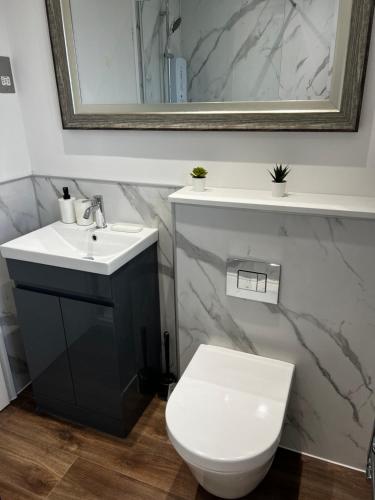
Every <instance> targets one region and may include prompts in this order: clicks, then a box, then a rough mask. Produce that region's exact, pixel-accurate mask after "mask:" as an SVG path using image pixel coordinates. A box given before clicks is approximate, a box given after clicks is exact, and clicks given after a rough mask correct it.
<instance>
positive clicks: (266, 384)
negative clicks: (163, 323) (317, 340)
mask: <svg viewBox="0 0 375 500" xmlns="http://www.w3.org/2000/svg"><path fill="white" fill-rule="evenodd" d="M293 371H294V365H292V364H290V363H285V362H283V361H276V360H274V359H268V358H263V357H261V356H254V355H252V354H246V353H243V352H238V351H232V350H230V349H224V348H222V347H214V346H208V345H201V346H200V347H199V349H198V350H197V352H196V353H195V355H194V357H193V359H192V360H191V361H190V363H189V365H188V367H187V368H186V370H185V372H184V374H183V375H182V377H181V378H180V380H179V382H178V384H177V386H176V388H175V389H174V391H173V393H172V395H171V397H170V398H169V400H168V403H167V409H166V421H167V431H168V436H169V439H170V440H171V442H172V444H173V446H174V447H175V449H176V451H177V452H178V453H179V455H180V456H181V457H182V458H183V459H184V460H185V462H186V463H187V464H188V466H189V467H190V469H191V471H192V473H193V474H194V476H195V478H196V479H197V481H198V482H199V483H200V484H201V485H202V486H203V488H205V489H206V490H207V491H209V492H210V493H212V494H214V495H216V496H218V497H221V498H240V497H242V496H244V495H246V494H247V493H250V491H252V490H253V489H254V488H255V487H256V486H257V485H258V484H259V483H260V482H261V481H262V479H263V478H264V476H265V475H266V474H267V472H268V470H269V468H270V466H271V464H272V460H273V457H274V455H275V452H276V449H277V447H278V444H279V441H280V435H281V430H282V426H283V422H284V416H285V410H286V406H287V403H288V397H289V392H290V387H291V383H292V378H293Z"/></svg>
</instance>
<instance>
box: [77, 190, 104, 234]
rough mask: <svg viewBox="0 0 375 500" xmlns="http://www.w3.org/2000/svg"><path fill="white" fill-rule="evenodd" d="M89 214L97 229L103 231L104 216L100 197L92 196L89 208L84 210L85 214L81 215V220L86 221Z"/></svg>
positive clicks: (98, 195) (97, 195)
mask: <svg viewBox="0 0 375 500" xmlns="http://www.w3.org/2000/svg"><path fill="white" fill-rule="evenodd" d="M91 213H93V214H94V216H95V223H96V227H97V229H104V228H105V227H107V223H106V221H105V215H104V202H103V196H102V195H100V194H95V195H94V196H93V198H92V200H91V206H89V207H88V208H86V210H85V213H84V214H83V218H84V219H88V218H89V217H90V214H91Z"/></svg>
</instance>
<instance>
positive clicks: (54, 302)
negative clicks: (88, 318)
mask: <svg viewBox="0 0 375 500" xmlns="http://www.w3.org/2000/svg"><path fill="white" fill-rule="evenodd" d="M14 296H15V301H16V306H17V314H18V319H19V322H20V326H21V332H22V337H23V341H24V346H25V351H26V358H27V364H28V366H29V371H30V376H31V379H32V382H33V391H34V394H35V396H36V399H38V395H40V396H43V397H44V398H48V399H51V398H52V399H55V400H60V401H64V402H68V403H72V404H75V398H74V391H73V384H72V378H71V375H70V368H69V361H68V356H67V344H66V340H65V335H64V327H63V322H62V316H61V308H60V300H59V298H58V297H54V296H53V295H47V294H44V293H38V292H31V291H29V290H21V289H19V288H16V289H15V291H14Z"/></svg>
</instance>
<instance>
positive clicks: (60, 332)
mask: <svg viewBox="0 0 375 500" xmlns="http://www.w3.org/2000/svg"><path fill="white" fill-rule="evenodd" d="M7 263H8V269H9V274H10V276H11V277H12V279H13V280H14V281H15V284H16V289H15V299H16V305H17V312H18V317H19V322H20V326H21V332H22V336H23V339H24V345H25V351H26V358H27V363H28V366H29V370H30V375H31V379H32V386H33V393H34V398H35V400H36V403H37V409H38V410H39V411H41V412H45V413H49V414H52V415H56V416H60V417H62V418H65V419H68V420H72V421H77V422H79V423H82V424H85V425H90V426H92V427H96V428H97V429H99V430H103V431H105V432H108V433H111V434H115V435H118V436H126V435H127V434H128V432H129V431H130V430H131V428H132V427H133V425H134V424H135V423H136V421H137V420H138V418H139V416H140V415H141V413H142V411H143V410H144V408H145V407H146V406H147V404H148V403H149V401H150V400H151V398H152V397H153V395H154V394H155V392H156V389H157V382H158V380H159V377H160V311H159V292H158V272H157V255H156V246H155V245H153V246H152V247H150V248H148V249H147V250H145V251H144V252H142V253H141V254H140V255H138V256H137V257H135V258H134V259H133V260H132V261H130V262H129V263H127V264H125V265H124V266H123V267H121V268H120V269H119V270H118V271H116V272H115V273H114V274H113V275H110V276H104V275H99V274H92V273H86V272H82V271H74V270H70V269H62V268H59V267H53V266H46V265H43V264H33V263H29V262H22V261H17V260H12V259H8V260H7Z"/></svg>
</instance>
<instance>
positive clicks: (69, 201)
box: [59, 187, 76, 224]
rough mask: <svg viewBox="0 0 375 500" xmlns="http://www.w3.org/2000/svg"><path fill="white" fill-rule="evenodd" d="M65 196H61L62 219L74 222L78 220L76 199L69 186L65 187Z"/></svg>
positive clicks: (69, 222)
mask: <svg viewBox="0 0 375 500" xmlns="http://www.w3.org/2000/svg"><path fill="white" fill-rule="evenodd" d="M63 193H64V194H63V197H62V198H59V206H60V214H61V221H62V222H64V223H65V224H73V223H74V222H75V221H76V214H75V211H74V200H75V198H72V197H71V196H70V194H69V188H68V187H63Z"/></svg>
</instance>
